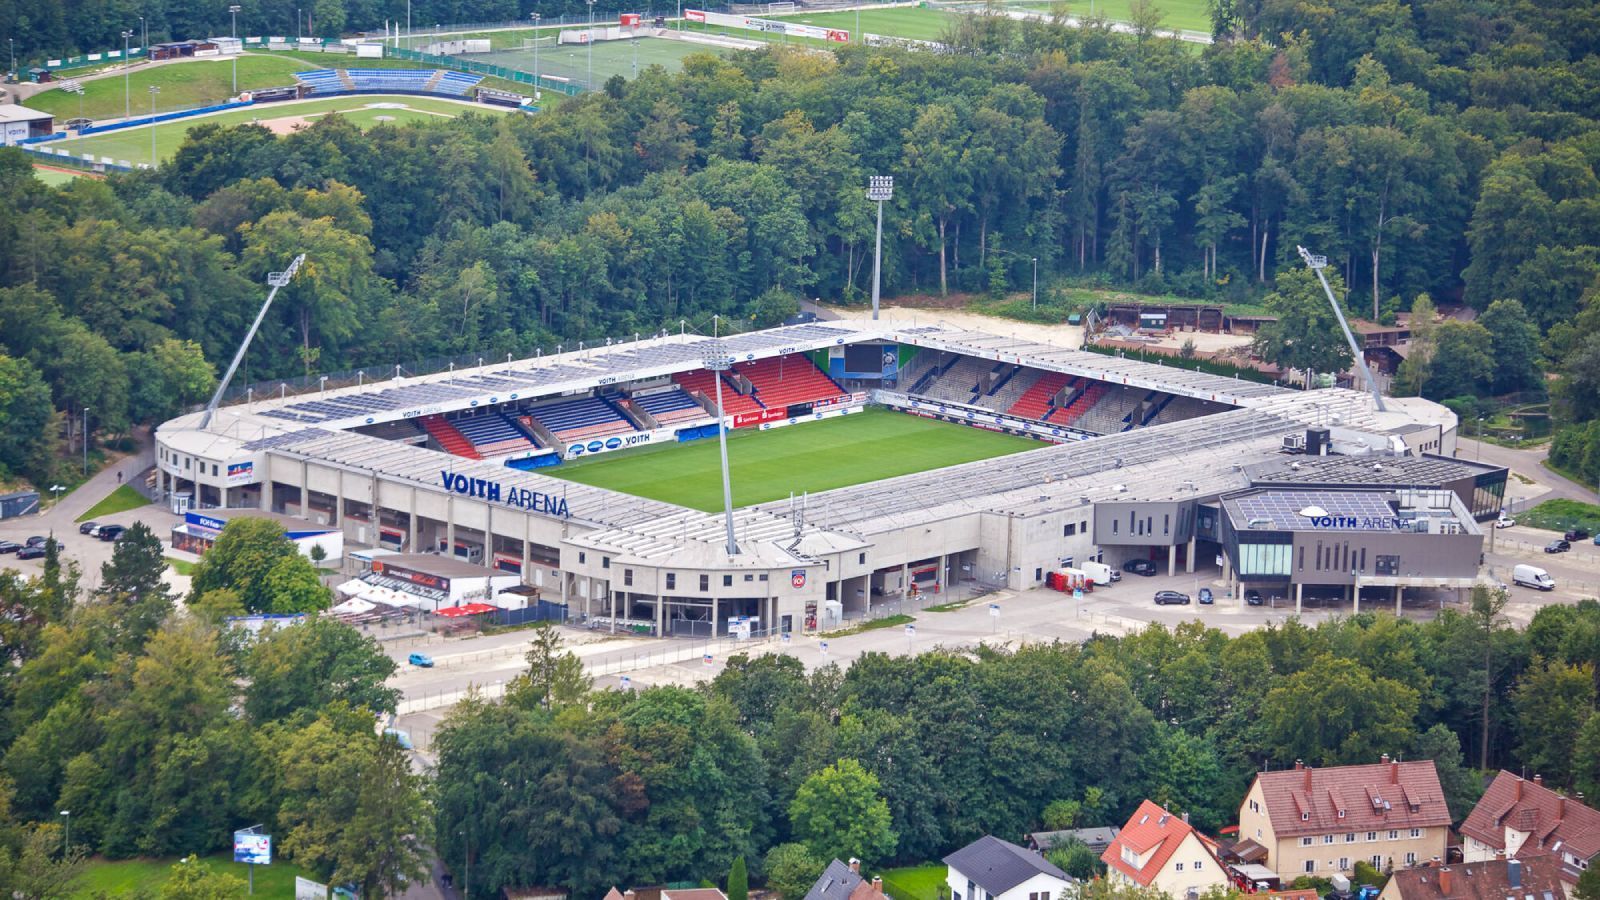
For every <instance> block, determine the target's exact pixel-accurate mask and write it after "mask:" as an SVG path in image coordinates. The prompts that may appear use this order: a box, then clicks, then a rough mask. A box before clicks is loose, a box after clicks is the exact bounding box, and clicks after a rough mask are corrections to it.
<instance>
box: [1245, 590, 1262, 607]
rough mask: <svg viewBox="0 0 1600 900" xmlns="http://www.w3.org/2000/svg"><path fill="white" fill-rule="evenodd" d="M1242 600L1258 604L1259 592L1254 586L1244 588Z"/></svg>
mask: <svg viewBox="0 0 1600 900" xmlns="http://www.w3.org/2000/svg"><path fill="white" fill-rule="evenodd" d="M1244 602H1245V603H1247V604H1249V605H1251V606H1260V605H1261V592H1260V591H1258V590H1256V589H1255V588H1246V589H1245V592H1244Z"/></svg>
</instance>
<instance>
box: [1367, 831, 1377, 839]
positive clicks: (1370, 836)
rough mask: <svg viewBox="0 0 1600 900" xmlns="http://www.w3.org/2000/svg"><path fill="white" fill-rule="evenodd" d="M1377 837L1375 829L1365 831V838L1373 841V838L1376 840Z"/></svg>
mask: <svg viewBox="0 0 1600 900" xmlns="http://www.w3.org/2000/svg"><path fill="white" fill-rule="evenodd" d="M1377 839H1378V833H1377V832H1376V831H1369V832H1367V840H1369V841H1375V840H1377Z"/></svg>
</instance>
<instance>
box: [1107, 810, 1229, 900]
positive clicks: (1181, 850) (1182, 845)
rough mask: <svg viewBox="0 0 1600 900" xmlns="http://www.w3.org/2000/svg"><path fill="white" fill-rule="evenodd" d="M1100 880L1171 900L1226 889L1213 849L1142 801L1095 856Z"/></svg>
mask: <svg viewBox="0 0 1600 900" xmlns="http://www.w3.org/2000/svg"><path fill="white" fill-rule="evenodd" d="M1100 860H1101V862H1104V863H1105V864H1106V880H1107V881H1109V882H1111V883H1112V884H1113V885H1118V886H1127V887H1132V886H1137V887H1143V888H1154V889H1156V890H1158V891H1161V892H1163V893H1165V894H1166V895H1167V896H1169V897H1173V898H1176V900H1185V898H1188V897H1197V896H1199V895H1200V894H1203V893H1205V892H1206V891H1207V890H1210V889H1211V888H1214V887H1227V886H1228V873H1227V871H1226V870H1225V869H1224V868H1223V867H1222V863H1221V862H1220V861H1219V860H1218V859H1217V852H1216V845H1215V844H1213V843H1212V842H1211V841H1210V840H1209V839H1207V838H1206V837H1205V835H1202V834H1201V833H1200V832H1198V831H1196V830H1195V829H1194V827H1193V826H1191V825H1190V824H1189V820H1188V817H1187V816H1178V815H1174V814H1172V813H1170V812H1168V811H1167V810H1165V809H1163V808H1161V806H1160V805H1159V804H1157V803H1155V802H1153V801H1150V800H1146V801H1144V802H1143V803H1141V804H1139V808H1138V809H1137V810H1134V813H1133V816H1132V818H1130V819H1128V824H1126V825H1124V826H1122V830H1121V831H1119V832H1117V837H1116V839H1115V840H1113V841H1112V842H1111V846H1109V847H1107V848H1106V852H1105V853H1103V854H1101V856H1100Z"/></svg>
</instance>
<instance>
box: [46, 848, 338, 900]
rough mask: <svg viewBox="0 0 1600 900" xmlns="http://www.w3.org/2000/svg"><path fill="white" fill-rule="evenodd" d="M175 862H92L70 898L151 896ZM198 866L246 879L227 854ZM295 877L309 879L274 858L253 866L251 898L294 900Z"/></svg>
mask: <svg viewBox="0 0 1600 900" xmlns="http://www.w3.org/2000/svg"><path fill="white" fill-rule="evenodd" d="M175 862H177V860H176V859H125V860H117V861H114V862H113V861H107V860H94V861H91V862H90V863H89V866H88V868H87V870H86V871H85V872H84V876H83V881H82V882H81V883H80V884H79V885H78V889H77V891H76V892H75V893H74V894H73V895H72V896H73V897H74V898H84V900H87V898H90V897H94V896H96V895H97V894H98V895H101V896H106V897H116V896H120V895H123V894H131V893H133V892H134V891H135V890H137V889H139V888H145V889H147V890H149V891H150V892H151V896H154V895H155V893H156V892H157V891H158V890H159V889H160V887H161V885H163V884H165V883H166V881H167V879H168V878H169V877H170V876H171V874H172V871H171V870H172V864H173V863H175ZM201 863H202V864H204V865H205V866H206V867H207V868H209V869H219V870H221V871H224V872H227V873H228V874H229V875H233V876H236V877H238V878H239V879H240V880H241V881H242V880H245V879H246V878H247V877H248V870H249V866H246V865H245V864H244V863H236V862H234V861H233V856H232V854H230V853H218V854H215V855H213V856H207V857H204V858H203V859H201ZM296 875H299V876H302V877H306V878H310V877H312V875H311V873H310V872H308V871H306V870H305V869H302V868H300V867H298V866H295V865H293V864H290V863H287V862H280V861H278V860H277V859H274V860H273V862H272V865H270V866H256V874H255V879H256V892H255V896H257V897H287V898H292V897H294V879H295V876H296Z"/></svg>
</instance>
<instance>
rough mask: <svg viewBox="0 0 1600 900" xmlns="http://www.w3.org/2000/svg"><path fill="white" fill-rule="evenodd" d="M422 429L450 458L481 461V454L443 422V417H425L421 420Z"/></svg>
mask: <svg viewBox="0 0 1600 900" xmlns="http://www.w3.org/2000/svg"><path fill="white" fill-rule="evenodd" d="M422 427H423V428H425V429H427V431H428V435H429V436H430V437H432V438H433V439H434V440H436V441H438V442H439V446H440V447H443V448H444V452H446V453H449V454H451V455H452V456H464V457H466V458H467V459H483V454H481V453H479V452H478V448H476V447H474V446H472V442H471V441H469V440H467V437H466V435H464V434H462V433H461V432H459V431H457V430H456V427H455V426H454V425H451V424H450V423H449V422H447V421H445V419H444V417H443V416H427V417H426V418H424V419H423V420H422Z"/></svg>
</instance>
